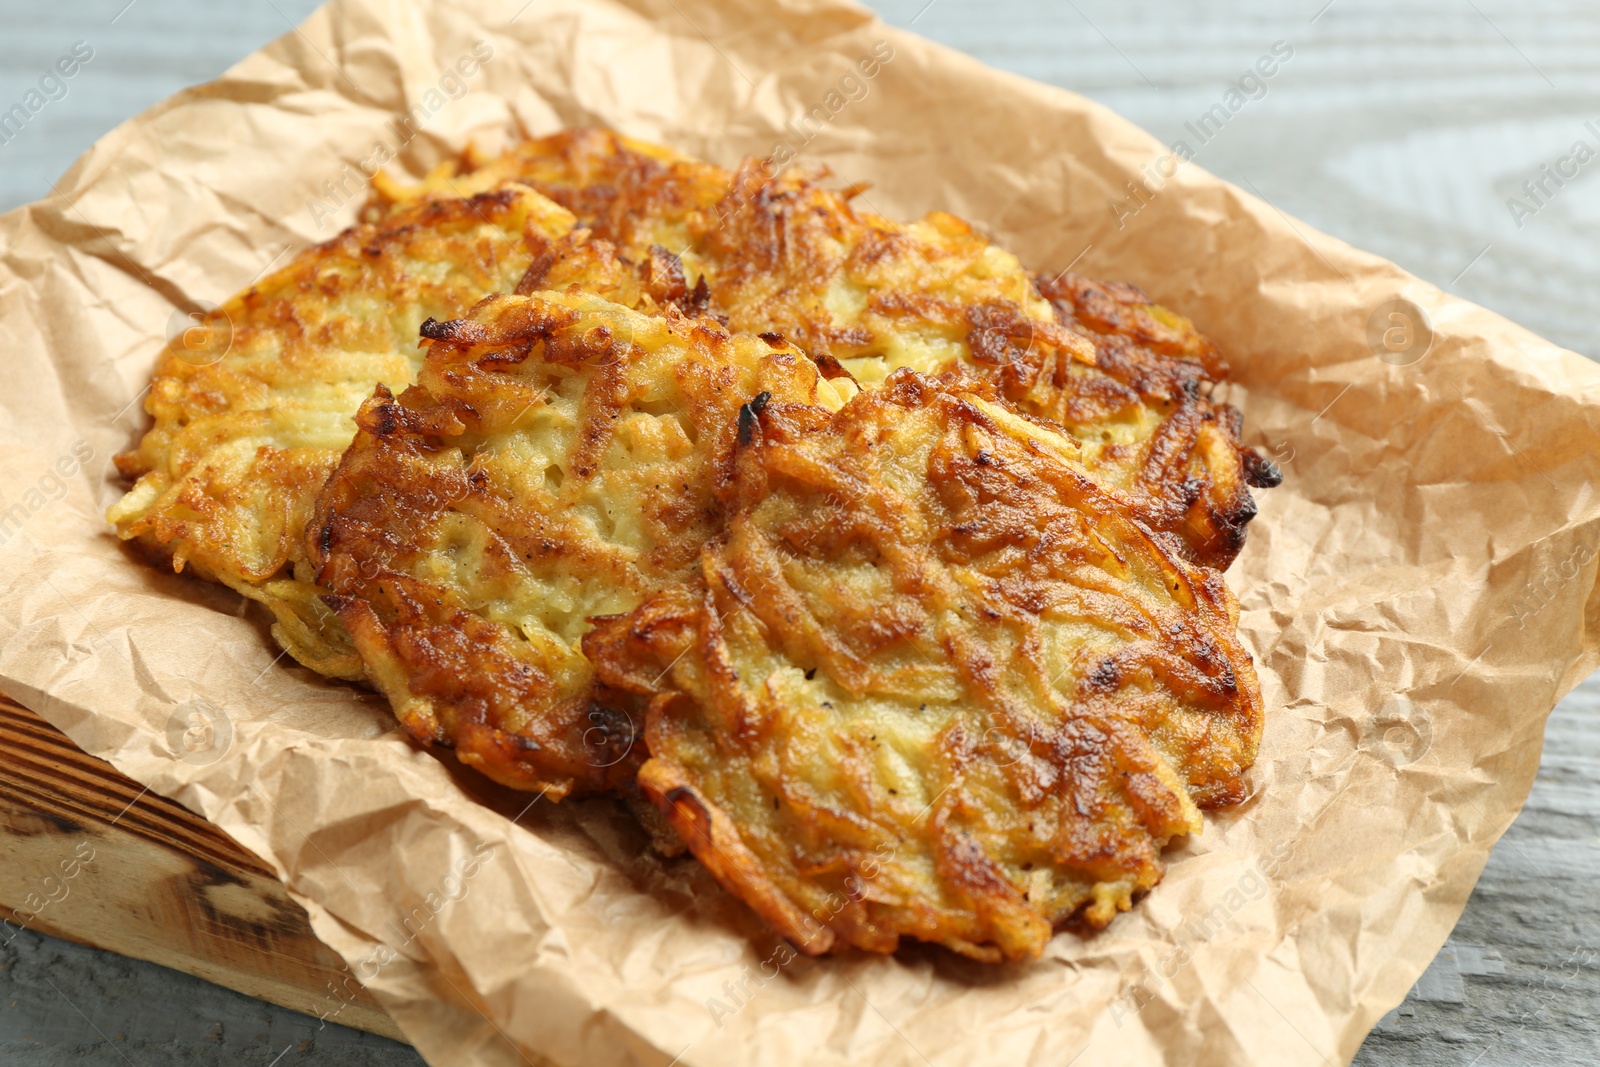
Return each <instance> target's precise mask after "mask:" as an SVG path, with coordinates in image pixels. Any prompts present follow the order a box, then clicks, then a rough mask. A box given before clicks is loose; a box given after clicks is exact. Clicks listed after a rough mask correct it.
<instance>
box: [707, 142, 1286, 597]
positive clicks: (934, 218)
mask: <svg viewBox="0 0 1600 1067" xmlns="http://www.w3.org/2000/svg"><path fill="white" fill-rule="evenodd" d="M855 192H856V189H855V188H854V187H853V188H851V189H846V190H843V191H837V190H833V189H829V188H826V187H824V186H823V185H821V184H820V183H819V182H818V181H817V180H815V178H814V177H812V176H808V175H805V174H802V173H798V172H794V171H789V172H784V173H780V174H775V173H773V172H772V170H771V168H770V167H769V166H767V165H766V164H765V163H762V162H760V161H755V160H747V161H746V162H745V163H744V164H743V165H742V166H741V168H740V169H739V171H738V172H737V173H736V174H735V175H734V177H733V179H732V182H731V186H730V191H729V194H728V196H727V197H725V198H724V199H723V201H721V202H719V203H718V204H717V205H716V206H715V207H714V208H713V209H712V210H711V211H710V212H708V213H704V214H702V215H701V216H700V217H699V219H698V221H697V223H696V228H695V234H696V237H697V243H696V257H695V260H694V262H695V263H696V264H698V265H699V266H701V267H702V268H703V269H704V270H705V271H706V272H707V274H708V276H709V277H710V279H711V286H710V289H711V296H712V303H713V306H714V308H715V309H717V310H720V311H723V312H726V313H727V315H728V317H729V321H730V323H731V324H732V325H733V326H734V328H736V329H758V328H760V329H774V330H779V331H782V332H784V333H785V335H786V336H792V337H793V338H794V339H795V340H797V341H798V342H799V343H800V345H801V346H802V347H803V348H806V349H807V351H810V352H811V353H812V354H813V356H814V357H816V358H818V359H819V361H820V362H822V363H823V364H824V365H825V366H826V365H827V364H828V363H830V362H831V363H834V364H837V365H840V366H842V367H843V368H844V369H845V370H847V371H854V372H855V373H857V374H858V375H859V374H860V373H862V372H863V369H864V368H863V364H864V363H865V364H866V365H868V366H869V367H870V366H877V365H878V364H879V363H881V364H882V367H881V368H880V370H884V369H886V370H893V369H896V368H899V367H910V368H912V369H915V370H918V371H921V372H924V373H939V372H948V371H952V370H957V371H960V372H962V373H966V374H968V375H971V376H974V377H978V378H982V379H985V380H989V381H993V382H995V383H996V384H997V385H998V386H999V388H1000V389H1001V391H1002V392H1003V393H1004V395H1005V396H1006V398H1007V399H1008V400H1010V401H1011V402H1012V403H1014V404H1016V405H1017V407H1018V408H1019V409H1020V410H1021V411H1023V412H1024V413H1026V414H1029V415H1033V416H1038V417H1042V418H1045V419H1049V420H1051V421H1053V422H1055V423H1057V424H1059V425H1060V426H1062V427H1063V428H1065V429H1066V430H1067V431H1068V432H1069V433H1070V434H1072V435H1073V436H1074V437H1076V438H1077V439H1078V440H1079V441H1080V442H1081V443H1083V444H1084V445H1085V446H1086V448H1088V449H1089V450H1090V451H1089V454H1088V457H1087V464H1088V466H1090V467H1091V469H1094V470H1095V471H1096V472H1097V475H1098V476H1100V477H1101V479H1102V481H1105V482H1106V483H1107V484H1108V485H1110V486H1112V487H1113V488H1115V489H1117V490H1118V491H1119V492H1121V493H1123V494H1124V496H1125V498H1126V502H1127V504H1128V506H1129V507H1130V508H1131V509H1132V510H1134V512H1135V513H1136V514H1137V515H1138V517H1139V518H1140V519H1141V520H1142V521H1144V522H1145V523H1146V524H1147V525H1149V526H1150V527H1151V528H1152V529H1155V530H1157V531H1159V532H1162V533H1164V534H1167V535H1169V536H1171V537H1173V538H1175V539H1176V541H1177V543H1178V544H1180V546H1181V547H1182V549H1183V551H1184V553H1185V554H1186V555H1187V556H1188V557H1189V558H1191V559H1193V560H1195V561H1197V562H1201V563H1204V564H1206V565H1209V566H1215V567H1217V568H1218V569H1225V568H1226V567H1227V566H1228V565H1229V564H1231V562H1232V561H1233V559H1234V557H1235V556H1236V555H1237V554H1238V551H1239V549H1240V547H1241V546H1242V544H1243V542H1244V531H1245V526H1246V524H1247V523H1248V522H1249V520H1250V518H1251V517H1252V516H1253V515H1254V514H1255V504H1254V501H1253V499H1252V498H1251V496H1250V493H1249V490H1248V488H1247V486H1248V485H1251V484H1254V485H1258V486H1267V485H1271V484H1276V480H1277V478H1278V477H1279V476H1278V475H1277V472H1276V471H1275V469H1273V468H1272V467H1271V465H1270V464H1269V463H1266V462H1265V461H1264V460H1262V459H1261V457H1260V456H1259V455H1257V454H1256V453H1255V452H1253V451H1252V450H1250V449H1247V448H1245V447H1244V446H1243V445H1242V443H1241V442H1240V441H1239V432H1240V420H1239V418H1238V413H1237V412H1236V411H1233V409H1231V408H1227V407H1226V406H1225V405H1216V404H1213V403H1212V402H1211V400H1210V399H1209V396H1208V394H1209V392H1210V390H1211V388H1212V387H1213V386H1214V385H1215V384H1216V383H1217V382H1219V381H1221V380H1222V379H1224V378H1225V376H1226V374H1227V370H1228V369H1227V364H1226V362H1225V361H1224V360H1223V359H1222V357H1221V355H1220V353H1219V352H1218V351H1217V349H1216V347H1215V346H1214V345H1212V344H1211V343H1210V342H1209V341H1207V340H1205V339H1204V338H1203V337H1201V336H1200V335H1199V333H1198V332H1197V331H1196V330H1195V329H1194V326H1193V324H1192V323H1191V322H1189V320H1187V319H1185V318H1183V317H1182V316H1180V315H1177V314H1174V313H1173V312H1170V311H1168V310H1166V309H1165V308H1162V307H1160V306H1158V305H1155V304H1153V303H1151V302H1150V301H1149V300H1148V298H1147V297H1145V296H1144V294H1143V293H1141V292H1139V291H1138V290H1137V289H1136V288H1134V287H1132V286H1129V285H1125V284H1122V283H1092V282H1089V281H1088V280H1087V279H1083V278H1081V277H1079V276H1076V275H1067V274H1063V275H1060V276H1057V277H1054V278H1035V277H1034V276H1032V275H1029V274H1028V273H1027V272H1026V271H1024V270H1023V269H1022V267H1021V265H1020V264H1019V263H1017V262H1016V260H1015V257H1013V256H1011V255H1010V254H1009V253H1004V252H1003V251H1002V250H999V249H997V248H995V246H993V245H991V244H990V243H989V242H988V241H987V239H985V238H984V237H983V236H982V235H980V234H978V233H977V232H976V231H975V230H974V229H973V228H972V226H971V225H970V224H968V223H966V222H965V221H963V220H961V219H959V218H956V217H955V216H952V215H948V214H946V213H944V212H933V213H931V214H929V215H928V216H926V217H925V218H924V219H922V220H920V221H919V222H916V223H910V224H902V223H898V222H894V221H892V220H889V219H885V218H883V217H882V216H880V215H877V214H875V213H872V212H866V211H859V210H857V209H856V208H855V206H854V205H853V204H852V203H851V197H852V196H853V195H854V194H855ZM841 280H845V281H847V282H848V284H842V283H841ZM841 314H842V315H843V316H844V318H843V319H841V318H840V315H841ZM846 320H848V321H846ZM1135 409H1139V410H1138V411H1137V412H1136V411H1135ZM1130 432H1131V433H1132V434H1133V440H1132V441H1131V442H1126V441H1124V440H1122V439H1123V438H1126V437H1127V436H1128V434H1129V433H1130ZM1102 438H1104V439H1105V440H1107V441H1110V442H1112V443H1111V444H1109V445H1106V446H1102V445H1100V439H1102Z"/></svg>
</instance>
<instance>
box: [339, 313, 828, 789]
mask: <svg viewBox="0 0 1600 1067" xmlns="http://www.w3.org/2000/svg"><path fill="white" fill-rule="evenodd" d="M422 334H423V336H424V337H426V338H427V339H428V354H427V358H426V360H425V362H424V365H423V368H422V371H421V374H420V376H419V378H418V384H417V385H416V386H414V387H413V388H411V389H408V390H407V391H406V392H404V393H403V394H401V395H400V396H399V397H398V398H396V397H393V396H391V395H390V394H389V392H388V391H387V390H383V389H380V390H379V391H378V392H377V393H376V394H375V395H374V396H373V398H372V399H371V400H369V401H368V402H367V403H366V404H365V405H364V406H363V407H362V409H361V412H360V414H359V416H358V418H357V420H356V421H357V423H358V425H359V427H360V431H359V433H358V434H357V436H356V439H355V441H354V443H353V444H352V445H351V447H350V449H349V451H348V452H347V453H346V454H345V456H344V458H343V459H342V460H341V461H340V463H339V466H338V469H337V470H336V471H335V472H334V473H333V475H332V477H331V478H330V479H329V480H328V484H327V487H326V489H325V490H324V491H323V493H322V496H321V497H320V499H319V501H318V504H317V509H316V516H315V520H314V522H313V523H312V525H311V527H310V529H311V534H310V537H309V540H310V542H311V543H310V545H309V546H308V550H309V553H310V555H311V558H312V559H314V561H315V564H316V568H317V569H316V578H317V580H318V581H319V583H321V585H322V586H323V587H324V588H326V589H328V590H331V594H330V595H329V596H328V597H327V601H328V603H329V604H330V605H331V606H332V607H333V608H334V610H335V611H337V613H338V616H339V618H340V620H342V622H343V623H344V625H345V627H346V628H347V629H348V631H349V633H350V635H351V637H352V639H353V640H354V642H355V646H356V648H357V649H358V650H359V652H360V654H361V657H362V659H363V660H364V661H365V663H366V665H367V672H368V675H369V676H370V678H371V680H372V681H373V683H374V684H376V685H377V686H378V688H379V689H381V690H382V691H383V693H384V694H385V695H386V696H387V697H388V698H389V700H390V702H391V703H392V705H393V706H394V709H395V714H396V717H397V718H398V719H399V720H400V722H401V723H402V724H403V725H404V726H405V728H406V729H407V730H408V731H409V732H410V733H411V734H412V736H414V737H415V738H417V739H418V740H419V741H421V742H423V743H425V744H433V745H442V746H449V747H453V748H454V749H455V750H456V753H457V755H458V756H459V757H460V758H461V760H462V761H463V762H464V763H467V764H469V765H472V766H474V767H477V768H478V769H479V770H481V771H483V772H484V773H485V774H487V775H489V776H490V777H491V778H494V779H495V780H496V781H499V782H502V783H505V784H507V785H511V786H514V787H517V788H522V789H539V790H543V791H545V794H546V795H547V796H549V797H551V798H553V799H560V798H561V797H563V796H566V795H567V794H569V793H574V792H580V793H581V792H592V791H596V790H605V789H613V788H617V787H619V786H624V785H631V783H632V781H633V777H634V773H635V771H636V770H637V767H638V764H639V762H640V761H641V760H642V759H643V757H644V750H643V746H642V745H638V744H636V743H635V739H636V734H637V732H638V728H640V727H642V723H643V720H642V716H641V715H640V714H639V710H640V708H639V705H638V703H637V701H636V700H634V699H632V698H630V697H629V695H628V694H625V693H620V692H611V691H608V690H606V689H604V688H598V687H597V686H596V684H595V678H594V672H593V669H592V667H591V666H590V664H589V662H588V661H587V660H586V659H585V658H584V656H583V653H582V650H581V647H580V644H581V641H582V639H583V636H584V634H585V633H586V632H587V631H588V630H589V628H590V622H589V620H590V618H591V617H592V616H604V615H613V614H618V613H626V612H629V611H631V610H633V609H634V608H635V607H636V606H637V605H638V604H639V603H640V602H641V601H642V600H643V599H644V598H645V597H646V596H647V595H649V594H651V593H653V592H656V591H659V590H660V589H662V588H666V587H669V586H671V585H673V584H680V583H682V582H684V581H687V580H690V579H692V577H693V575H694V573H695V571H696V569H697V567H698V562H699V556H700V549H701V547H702V546H703V545H704V544H705V543H706V542H708V541H710V540H712V539H713V538H715V537H716V536H717V533H718V531H719V530H720V525H719V522H720V520H719V512H718V509H717V506H716V503H715V494H716V489H717V487H718V486H719V485H721V484H723V483H724V482H725V481H726V480H727V477H728V467H729V464H730V463H731V459H732V455H733V447H734V442H735V441H736V440H737V439H738V435H739V434H740V433H741V432H743V433H746V434H748V432H749V431H750V427H751V425H752V420H753V419H754V415H753V413H752V407H751V405H752V404H754V405H760V404H766V405H768V406H769V407H770V406H778V407H783V406H785V405H805V406H810V405H818V404H821V405H823V406H822V407H819V408H818V409H817V410H819V411H824V412H825V411H827V410H828V409H829V408H836V407H838V406H839V404H840V403H842V402H843V400H844V398H845V396H847V395H848V393H849V392H851V391H853V390H851V389H850V387H848V386H847V385H836V384H834V383H831V382H829V381H827V380H825V379H824V378H822V376H821V375H820V374H819V373H818V371H817V369H816V366H815V365H814V364H813V363H812V362H811V361H810V360H809V359H808V358H807V357H806V356H805V355H804V354H803V353H802V352H800V351H799V350H798V349H796V348H794V347H793V346H791V345H788V344H785V343H783V342H781V341H778V340H776V339H771V340H763V339H760V338H756V337H750V336H748V335H738V336H735V335H732V334H730V333H729V332H728V331H727V330H725V329H724V328H723V327H722V326H721V325H720V324H718V323H717V322H716V321H715V320H712V319H709V318H698V319H694V318H689V317H687V316H684V315H682V314H680V313H678V312H677V311H676V310H675V309H668V310H667V311H666V312H665V313H664V314H662V315H655V316H651V315H643V314H639V313H636V312H633V311H630V310H628V309H626V308H623V307H621V306H618V305H615V304H608V303H606V302H604V301H601V300H598V299H596V298H595V297H593V296H590V295H587V294H585V293H583V292H581V291H578V290H576V289H574V290H573V291H571V292H567V293H555V292H544V293H538V294H533V295H529V296H515V295H513V296H503V297H494V298H490V299H488V300H486V301H484V302H483V303H482V304H480V305H479V306H478V307H476V308H475V309H474V310H473V312H472V314H471V316H470V317H468V318H467V319H464V320H460V321H453V322H445V323H438V322H430V323H426V324H424V326H423V328H422ZM636 724H637V726H636Z"/></svg>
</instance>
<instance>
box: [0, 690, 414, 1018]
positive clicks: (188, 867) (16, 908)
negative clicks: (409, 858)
mask: <svg viewBox="0 0 1600 1067" xmlns="http://www.w3.org/2000/svg"><path fill="white" fill-rule="evenodd" d="M0 851H3V853H4V855H5V862H4V863H0V923H3V925H0V940H4V941H9V940H10V938H11V937H12V936H14V935H15V933H16V932H17V931H18V930H20V929H33V930H37V931H39V932H41V933H46V934H50V935H52V936H55V937H62V938H66V939H67V940H70V941H76V942H78V943H80V944H86V945H93V946H95V947H97V948H103V949H109V950H110V951H113V952H118V953H121V954H123V955H126V956H132V957H134V958H136V959H142V960H149V961H151V962H153V963H159V964H161V965H163V966H166V967H172V968H174V969H176V970H180V971H185V972H187V973H189V974H194V975H198V976H200V977H202V978H205V979H208V980H210V981H213V982H216V983H218V984H220V985H224V986H227V987H228V988H230V989H234V990H237V991H239V992H241V993H246V994H248V995H250V996H253V997H259V998H261V999H263V1000H267V1001H271V1002H272V1003H274V1004H278V1005H281V1006H283V1007H287V1008H293V1009H294V1010H296V1011H299V1012H304V1013H306V1014H308V1015H315V1016H318V1017H328V1018H332V1019H334V1020H335V1021H337V1022H339V1023H341V1024H343V1025H346V1026H353V1027H356V1028H358V1029H362V1030H367V1031H369V1032H372V1033H376V1034H382V1035H384V1036H386V1037H391V1038H394V1039H396V1040H404V1037H403V1035H401V1033H400V1030H399V1028H398V1027H396V1026H395V1024H394V1021H393V1020H392V1019H390V1018H389V1016H388V1015H386V1014H385V1013H384V1012H383V1009H381V1008H379V1007H378V1005H377V1003H376V1002H375V1001H373V1000H372V998H371V996H370V995H369V994H368V993H367V992H366V990H365V989H363V988H361V985H360V983H359V982H357V981H356V979H355V977H354V976H353V975H352V974H351V973H350V971H349V969H348V968H347V967H346V966H345V965H344V961H343V960H341V959H340V958H339V957H338V955H337V954H335V953H334V952H333V950H332V949H329V948H328V947H327V946H326V945H324V944H323V943H322V942H320V941H318V940H317V939H316V937H315V935H313V934H312V932H311V926H310V922H309V920H308V919H307V918H306V913H305V911H304V910H303V909H302V908H301V907H300V905H298V904H296V903H295V902H294V901H293V900H291V899H290V898H289V895H288V893H287V892H286V891H285V890H284V888H283V885H282V884H281V883H280V882H279V881H278V880H277V878H276V877H275V876H274V875H273V873H272V871H271V870H270V869H269V868H267V867H266V866H265V865H264V864H262V863H261V861H260V860H259V859H257V858H256V857H255V856H254V855H252V854H251V853H249V852H246V851H245V850H244V849H243V848H241V847H239V845H237V844H235V843H234V841H233V840H232V839H231V838H229V837H228V836H227V835H225V834H224V833H223V832H222V831H220V830H218V829H217V828H216V827H214V826H212V825H211V824H210V823H208V822H206V821H205V820H204V819H201V818H199V817H198V816H196V815H193V814H191V813H190V812H189V811H187V810H186V809H184V808H183V807H182V806H180V805H178V804H175V803H173V802H172V801H170V800H167V799H166V798H165V797H161V796H157V795H156V794H154V793H150V792H147V791H146V790H145V789H143V788H142V787H141V786H139V785H138V783H136V782H133V781H131V780H129V779H128V778H125V777H123V776H122V775H121V774H119V773H117V771H116V770H115V769H114V768H112V766H111V765H110V764H108V763H105V762H104V761H102V760H98V759H95V758H94V757H92V756H88V755H85V754H84V753H83V752H82V751H81V750H79V749H78V748H77V746H75V745H74V744H73V743H72V742H71V741H70V740H68V739H67V737H66V736H65V735H64V734H62V733H61V732H60V731H58V730H56V729H55V727H53V726H51V725H50V724H49V723H47V722H45V721H44V720H43V719H41V718H39V717H38V716H37V715H35V714H33V712H31V711H28V710H27V709H26V708H23V707H22V706H20V705H18V704H16V703H15V702H13V701H11V700H10V699H9V698H7V697H5V696H4V695H0Z"/></svg>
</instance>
